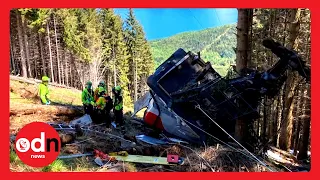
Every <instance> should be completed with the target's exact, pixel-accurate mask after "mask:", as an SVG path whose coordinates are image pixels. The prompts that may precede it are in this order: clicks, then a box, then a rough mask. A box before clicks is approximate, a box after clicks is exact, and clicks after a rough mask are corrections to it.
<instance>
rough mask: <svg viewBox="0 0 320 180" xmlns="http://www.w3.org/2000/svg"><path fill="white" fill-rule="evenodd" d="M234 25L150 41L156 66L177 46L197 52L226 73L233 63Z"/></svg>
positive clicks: (221, 71) (234, 45)
mask: <svg viewBox="0 0 320 180" xmlns="http://www.w3.org/2000/svg"><path fill="white" fill-rule="evenodd" d="M236 42H237V41H236V25H235V24H230V25H224V26H220V27H215V28H209V29H205V30H201V31H192V32H184V33H181V34H177V35H174V36H171V37H169V38H164V39H159V40H154V41H150V46H151V52H152V55H153V58H154V60H155V65H156V67H157V66H159V65H160V64H161V63H162V62H164V61H165V60H166V59H167V58H168V57H169V56H170V55H171V54H172V53H173V52H174V51H176V50H177V49H178V48H183V49H184V50H185V51H192V52H194V53H197V52H199V51H200V53H201V57H202V58H203V59H204V60H205V61H209V62H211V64H212V65H213V66H214V67H215V69H216V70H217V71H218V72H219V73H220V74H221V75H223V76H224V75H226V72H227V69H228V68H229V67H230V64H234V63H235V59H236V53H235V51H234V48H235V47H236Z"/></svg>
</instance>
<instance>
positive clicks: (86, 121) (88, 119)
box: [70, 114, 92, 126]
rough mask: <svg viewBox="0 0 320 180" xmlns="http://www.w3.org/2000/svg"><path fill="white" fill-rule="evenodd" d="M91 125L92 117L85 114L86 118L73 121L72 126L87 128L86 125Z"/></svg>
mask: <svg viewBox="0 0 320 180" xmlns="http://www.w3.org/2000/svg"><path fill="white" fill-rule="evenodd" d="M91 123H92V119H91V117H90V115H88V114H85V115H84V116H82V117H80V118H78V119H75V120H73V121H71V122H70V125H76V124H79V125H83V126H86V125H90V124H91Z"/></svg>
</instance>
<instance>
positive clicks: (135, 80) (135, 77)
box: [133, 60, 138, 102]
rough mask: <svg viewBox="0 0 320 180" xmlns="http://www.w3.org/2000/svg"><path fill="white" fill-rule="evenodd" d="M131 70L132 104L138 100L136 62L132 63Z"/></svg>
mask: <svg viewBox="0 0 320 180" xmlns="http://www.w3.org/2000/svg"><path fill="white" fill-rule="evenodd" d="M133 64H134V66H133V70H134V74H133V80H134V95H133V97H134V102H136V101H137V100H138V82H137V81H138V77H137V62H136V60H134V61H133Z"/></svg>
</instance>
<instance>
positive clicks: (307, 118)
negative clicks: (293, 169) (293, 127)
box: [297, 86, 311, 160]
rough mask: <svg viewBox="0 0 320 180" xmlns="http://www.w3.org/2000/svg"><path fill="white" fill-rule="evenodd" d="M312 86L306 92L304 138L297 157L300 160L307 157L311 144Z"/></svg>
mask: <svg viewBox="0 0 320 180" xmlns="http://www.w3.org/2000/svg"><path fill="white" fill-rule="evenodd" d="M310 89H311V88H310V86H309V87H307V88H306V90H305V91H306V93H305V96H304V99H305V100H304V104H305V107H304V113H303V119H302V121H303V126H302V128H303V130H302V138H301V143H300V147H299V153H298V156H297V158H298V159H300V160H303V159H306V158H307V157H308V145H309V136H310V112H311V103H310V100H309V99H311V98H310Z"/></svg>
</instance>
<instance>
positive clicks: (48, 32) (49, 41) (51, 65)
mask: <svg viewBox="0 0 320 180" xmlns="http://www.w3.org/2000/svg"><path fill="white" fill-rule="evenodd" d="M47 38H48V49H49V58H50V69H51V81H52V82H54V74H53V63H52V52H51V40H50V30H49V22H47Z"/></svg>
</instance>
